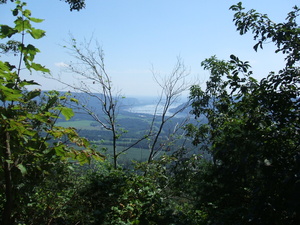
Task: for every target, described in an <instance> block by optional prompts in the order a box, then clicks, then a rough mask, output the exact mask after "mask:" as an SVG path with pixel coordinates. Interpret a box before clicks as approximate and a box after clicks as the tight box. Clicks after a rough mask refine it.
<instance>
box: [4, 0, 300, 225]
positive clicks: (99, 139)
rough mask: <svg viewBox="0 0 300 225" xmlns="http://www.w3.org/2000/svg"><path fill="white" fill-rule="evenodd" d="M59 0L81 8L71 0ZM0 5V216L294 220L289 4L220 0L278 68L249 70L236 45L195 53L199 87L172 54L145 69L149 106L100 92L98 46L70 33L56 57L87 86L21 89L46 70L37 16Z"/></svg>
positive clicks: (298, 187)
mask: <svg viewBox="0 0 300 225" xmlns="http://www.w3.org/2000/svg"><path fill="white" fill-rule="evenodd" d="M12 2H13V3H12ZM65 2H66V5H67V6H68V5H69V6H70V10H78V11H80V10H84V6H85V1H84V0H66V1H65ZM1 4H11V5H12V6H13V8H12V11H11V13H12V15H13V16H14V17H15V20H14V21H6V22H5V24H0V38H1V43H0V51H1V56H4V55H5V56H9V57H8V59H9V60H8V61H1V60H0V82H1V85H0V102H1V105H0V124H1V126H0V138H1V142H0V147H1V149H0V165H1V167H0V175H1V176H0V177H1V180H0V213H1V214H0V215H1V218H0V223H1V224H3V225H14V224H16V225H31V224H33V225H35V224H48V225H50V224H51V225H62V224H70V225H79V224H82V225H83V224H85V225H90V224H120V225H121V224H141V225H147V224H153V225H154V224H159V225H160V224H161V225H165V224H169V225H171V224H176V225H181V224H182V225H183V224H184V225H186V224H191V225H193V224H195V225H198V224H199V225H201V224H203V225H204V224H205V225H206V224H211V225H238V224H255V225H256V224H261V225H265V224H277V225H282V224H285V225H288V224H290V225H296V224H300V145H299V144H300V142H299V140H300V111H299V104H300V100H299V94H300V90H299V88H300V86H299V85H300V74H299V71H300V70H299V60H300V53H299V46H300V40H299V35H300V27H299V25H298V23H297V21H298V20H299V10H300V9H299V8H298V7H297V6H295V7H294V8H292V9H291V11H290V12H289V13H288V15H287V17H286V20H284V21H282V22H281V23H275V22H273V20H272V18H269V17H268V15H267V14H264V12H262V13H261V12H257V11H256V10H255V9H245V8H244V7H243V4H242V3H241V2H239V3H237V4H235V5H232V6H231V7H230V9H229V10H230V11H231V12H232V14H233V26H235V27H236V29H237V31H238V32H239V34H240V35H245V34H246V33H247V34H248V35H249V34H250V35H252V36H253V39H254V41H255V45H254V46H253V50H254V51H263V47H264V45H265V44H266V43H268V44H272V45H274V46H275V47H276V51H275V52H274V54H276V53H278V54H283V55H284V56H285V59H284V62H285V65H284V67H283V68H282V69H281V70H279V71H273V72H272V71H270V73H269V74H266V75H265V76H264V78H262V79H261V80H257V79H255V78H254V75H255V74H253V72H252V70H251V66H250V63H249V62H248V61H242V60H241V59H240V58H239V57H238V56H235V55H230V56H229V58H228V59H226V60H223V59H219V58H217V56H211V57H210V56H208V58H207V59H205V60H203V61H202V63H201V66H202V67H203V68H204V69H205V70H207V71H208V72H209V74H210V75H209V79H208V80H207V82H206V87H205V88H202V87H201V86H200V85H198V84H192V85H189V86H188V85H186V84H184V83H182V82H183V80H184V78H185V77H186V75H187V70H186V68H185V66H184V64H183V63H182V61H181V59H180V58H178V61H177V63H176V64H175V67H174V70H173V71H171V73H170V76H169V77H166V78H164V79H162V80H160V79H159V78H158V77H156V82H158V84H159V85H160V86H161V87H162V92H161V96H160V97H159V98H158V100H157V102H156V103H155V106H154V108H153V109H154V111H153V113H152V114H141V113H133V112H130V110H128V108H130V107H129V106H131V105H133V104H136V100H134V99H130V98H126V97H125V98H124V97H123V96H121V95H119V94H118V92H117V93H114V92H113V88H112V86H111V85H112V84H111V80H110V75H109V74H108V73H107V71H106V68H105V66H104V62H103V60H104V55H103V51H102V49H101V48H100V47H99V46H96V47H95V49H89V48H88V47H89V46H88V45H85V44H86V43H83V45H81V44H79V43H78V41H77V40H76V38H74V37H72V38H71V42H70V46H69V47H67V48H68V49H69V50H70V51H71V52H72V53H73V55H74V56H75V58H76V59H77V60H79V61H80V64H79V63H78V64H74V65H70V66H69V69H70V70H71V72H73V73H77V74H79V75H81V76H82V77H83V78H84V79H85V80H86V81H91V83H92V84H94V86H95V85H98V86H97V87H98V89H97V90H98V93H96V92H94V89H93V88H92V87H90V86H89V83H88V82H86V83H81V84H80V85H79V86H76V85H72V84H66V85H68V87H69V88H70V89H71V88H72V90H73V91H69V92H59V91H55V90H54V91H44V90H41V89H32V88H30V87H31V86H33V85H38V84H37V82H36V81H34V80H26V79H24V78H23V73H24V71H29V72H31V71H37V72H40V73H41V74H49V73H50V70H49V69H48V68H47V67H45V66H43V65H41V64H39V63H38V62H36V55H38V54H47V53H44V52H41V53H40V51H39V49H38V47H36V46H35V45H34V44H32V43H38V42H37V41H36V40H39V39H40V40H39V41H43V40H44V39H43V37H44V36H45V33H46V31H44V30H42V29H37V28H35V25H36V24H37V23H40V25H41V26H42V24H43V20H42V19H39V18H35V17H34V12H31V11H30V9H28V8H27V4H26V3H25V2H22V1H13V0H12V1H6V0H1V1H0V7H1ZM53 4H55V3H53ZM86 4H88V2H86ZM79 13H80V12H79ZM32 15H33V16H32ZM11 24H12V25H11ZM31 42H32V43H31ZM0 59H2V58H0ZM16 59H17V60H16ZM201 60H202V59H199V61H201ZM78 65H81V66H83V67H81V68H80V67H78ZM45 79H46V78H45ZM58 82H60V81H58ZM187 88H188V89H189V97H188V99H186V101H183V102H181V103H182V104H177V105H176V106H175V105H174V103H176V101H177V100H178V99H179V96H180V95H181V94H182V93H183V91H185V90H186V89H187ZM78 93H84V94H78ZM91 99H93V100H91ZM91 102H93V103H92V104H91ZM122 107H123V108H122ZM125 109H126V110H125ZM186 112H187V113H186Z"/></svg>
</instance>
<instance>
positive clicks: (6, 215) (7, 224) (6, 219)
mask: <svg viewBox="0 0 300 225" xmlns="http://www.w3.org/2000/svg"><path fill="white" fill-rule="evenodd" d="M4 142H5V143H4V146H5V149H4V158H5V161H4V163H3V169H4V178H5V204H4V210H3V214H2V225H11V224H13V221H12V210H13V185H12V175H11V149H10V134H9V132H6V133H5V137H4Z"/></svg>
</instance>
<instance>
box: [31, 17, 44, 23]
mask: <svg viewBox="0 0 300 225" xmlns="http://www.w3.org/2000/svg"><path fill="white" fill-rule="evenodd" d="M29 20H30V21H32V22H35V23H41V22H43V21H44V20H43V19H38V18H34V17H29Z"/></svg>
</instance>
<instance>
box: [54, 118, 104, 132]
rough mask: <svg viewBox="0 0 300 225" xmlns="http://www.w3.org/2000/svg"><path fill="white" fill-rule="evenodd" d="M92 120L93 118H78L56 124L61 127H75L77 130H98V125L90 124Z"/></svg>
mask: <svg viewBox="0 0 300 225" xmlns="http://www.w3.org/2000/svg"><path fill="white" fill-rule="evenodd" d="M92 122H94V121H93V120H78V121H65V122H58V123H56V125H57V126H62V127H75V128H77V129H78V130H81V129H86V130H99V127H92V126H91V125H90V124H91V123H92Z"/></svg>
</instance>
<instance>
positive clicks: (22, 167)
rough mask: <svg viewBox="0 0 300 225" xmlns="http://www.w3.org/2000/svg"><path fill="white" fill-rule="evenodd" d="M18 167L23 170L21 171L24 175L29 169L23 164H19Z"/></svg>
mask: <svg viewBox="0 0 300 225" xmlns="http://www.w3.org/2000/svg"><path fill="white" fill-rule="evenodd" d="M17 167H18V169H19V170H20V171H21V173H22V175H23V176H24V175H25V174H27V170H26V168H25V166H23V164H18V165H17Z"/></svg>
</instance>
